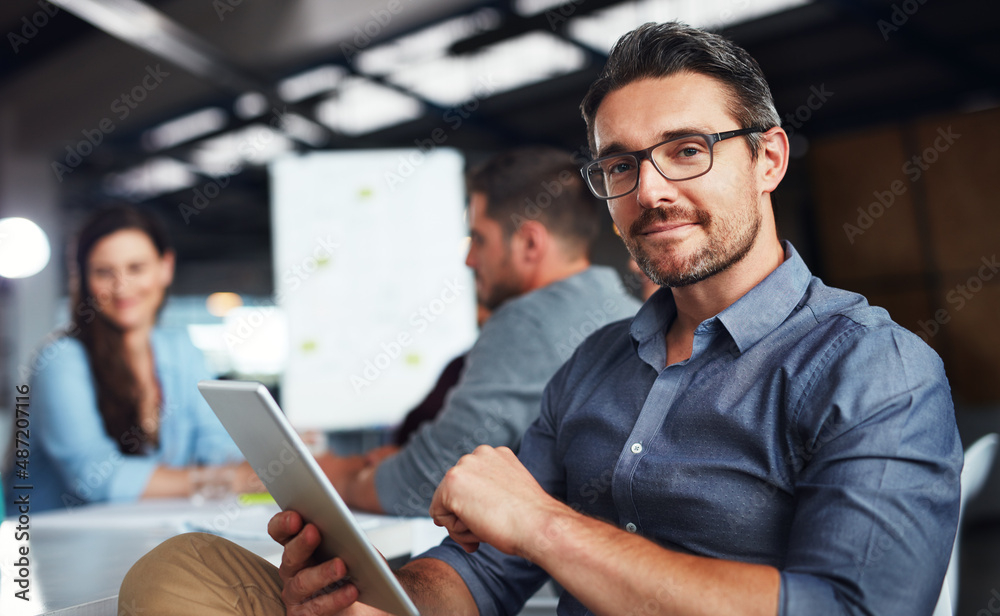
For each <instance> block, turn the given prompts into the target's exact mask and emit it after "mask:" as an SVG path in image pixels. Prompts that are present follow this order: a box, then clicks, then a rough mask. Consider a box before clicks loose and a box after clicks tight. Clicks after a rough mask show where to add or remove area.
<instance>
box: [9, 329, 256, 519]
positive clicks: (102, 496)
mask: <svg viewBox="0 0 1000 616" xmlns="http://www.w3.org/2000/svg"><path fill="white" fill-rule="evenodd" d="M152 345H153V358H154V361H155V364H156V376H157V378H158V380H159V382H160V389H161V393H162V398H161V407H160V426H159V447H158V448H155V449H153V448H150V447H148V446H146V444H145V443H143V441H142V440H141V439H140V438H139V435H140V431H139V427H138V426H136V427H135V428H134V430H130V431H128V432H126V433H125V434H122V435H120V436H118V437H117V438H112V437H111V436H109V435H108V433H107V431H106V430H105V428H104V421H103V419H102V418H101V414H100V412H99V411H98V408H97V392H96V390H95V387H94V379H93V376H92V374H91V370H90V360H89V359H88V357H87V353H86V351H85V349H84V347H83V345H82V344H81V343H80V341H79V340H77V339H75V338H71V337H67V336H63V337H60V338H58V339H56V340H55V341H54V342H52V343H51V344H48V345H46V346H45V347H43V348H42V349H41V350H40V351H39V353H38V354H37V355H36V357H35V358H34V360H33V362H32V364H31V366H30V369H31V377H30V380H29V382H30V385H31V391H30V399H31V406H30V411H31V438H30V444H31V447H30V452H31V453H30V465H29V467H28V473H29V480H28V481H26V482H25V481H19V482H18V485H24V484H28V485H32V486H33V488H32V489H31V490H30V494H31V497H30V498H31V509H32V511H41V510H44V509H54V508H58V507H74V506H76V505H82V504H85V503H93V502H130V501H135V500H138V499H139V497H140V496H141V495H142V493H143V491H145V489H146V485H147V484H148V483H149V478H150V476H151V475H152V474H153V471H154V470H155V469H156V467H157V466H161V465H163V466H168V467H183V466H189V465H197V464H222V463H227V462H238V461H242V459H243V457H242V455H241V454H240V452H239V449H237V447H236V445H235V444H234V443H233V441H232V439H230V438H229V435H228V434H227V433H226V430H225V428H223V427H222V424H220V423H219V421H218V419H216V417H215V415H214V414H213V413H212V410H211V409H210V408H209V407H208V404H207V403H206V402H205V400H204V399H203V398H202V397H201V394H200V393H198V388H197V383H198V381H199V380H201V379H206V378H212V375H211V374H209V372H208V370H207V369H206V367H205V360H204V357H202V355H201V352H200V351H198V349H196V348H195V347H194V345H192V344H191V341H190V339H189V338H188V336H187V334H186V333H185V332H184V331H183V330H170V329H160V328H156V329H154V330H153V332H152ZM119 442H120V443H122V444H123V445H124V446H125V447H124V450H125V451H127V452H129V453H128V455H127V454H125V453H122V449H121V448H120V447H119ZM132 452H135V455H132ZM9 487H10V486H8V489H9ZM19 493H24V490H19Z"/></svg>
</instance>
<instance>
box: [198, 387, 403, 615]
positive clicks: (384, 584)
mask: <svg viewBox="0 0 1000 616" xmlns="http://www.w3.org/2000/svg"><path fill="white" fill-rule="evenodd" d="M198 389H199V390H200V391H201V395H202V396H204V397H205V400H207V401H208V404H209V406H211V407H212V410H213V411H215V414H216V415H217V416H218V418H219V420H220V421H221V422H222V425H223V426H225V428H226V430H227V431H228V432H229V435H230V436H232V437H233V441H235V442H236V445H237V446H238V447H239V448H240V451H242V452H243V455H244V457H246V459H247V461H248V462H249V463H250V466H252V467H253V469H254V470H255V471H256V472H257V476H258V477H260V479H261V481H263V482H264V485H265V486H266V487H267V490H268V492H270V493H271V496H273V497H274V500H275V502H276V503H278V506H279V507H281V509H282V510H283V511H284V510H289V509H290V510H292V511H297V512H299V514H300V515H301V516H302V519H303V520H304V521H306V522H311V523H312V524H315V525H316V527H317V528H318V529H319V531H320V534H321V535H322V538H323V542H322V544H321V545H320V547H319V548H318V549H317V551H316V555H317V557H318V558H319V559H320V560H322V561H325V560H329V559H330V558H333V557H334V556H338V557H340V558H342V559H343V560H344V563H345V564H346V565H347V573H348V575H349V576H350V581H351V583H353V584H354V585H355V586H357V587H358V591H359V596H358V601H360V602H361V603H365V604H367V605H370V606H372V607H376V608H378V609H381V610H385V611H387V612H389V613H391V614H396V616H419V612H417V608H416V607H415V606H414V605H413V601H411V600H410V597H409V596H407V594H406V591H404V590H403V587H402V586H400V584H399V581H398V580H397V579H396V576H394V575H393V574H392V571H391V570H390V569H389V565H388V564H386V562H385V559H383V558H382V555H381V554H379V552H378V550H376V549H375V547H374V546H372V544H371V542H370V541H369V540H368V537H367V536H366V535H365V533H364V531H362V530H361V528H360V527H359V526H358V523H357V521H356V520H355V519H354V516H353V515H352V514H351V511H350V510H349V509H348V508H347V505H345V504H344V501H343V500H342V499H341V498H340V495H339V494H337V491H336V490H335V489H334V488H333V485H331V484H330V480H329V479H327V478H326V475H324V474H323V471H322V470H320V467H319V464H317V463H316V460H315V459H314V458H313V456H312V454H310V453H309V450H308V449H307V448H306V446H305V444H304V443H303V442H302V439H300V438H299V436H298V434H296V432H295V430H293V429H292V427H291V425H290V424H289V423H288V420H287V419H286V418H285V415H284V413H282V412H281V409H280V408H278V405H277V403H276V402H275V401H274V398H272V397H271V394H270V393H269V392H268V391H267V388H266V387H264V386H263V385H262V384H260V383H256V382H248V381H201V382H200V383H198Z"/></svg>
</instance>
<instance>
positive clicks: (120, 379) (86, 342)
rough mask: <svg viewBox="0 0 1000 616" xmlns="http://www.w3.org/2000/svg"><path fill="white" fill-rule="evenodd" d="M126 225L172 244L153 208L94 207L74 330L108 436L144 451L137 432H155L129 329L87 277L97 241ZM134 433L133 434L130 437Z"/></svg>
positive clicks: (79, 250)
mask: <svg viewBox="0 0 1000 616" xmlns="http://www.w3.org/2000/svg"><path fill="white" fill-rule="evenodd" d="M126 229H135V230H137V231H141V232H143V233H145V234H146V235H147V236H148V237H149V239H150V240H151V241H152V242H153V245H154V246H155V247H156V251H157V252H158V253H159V254H160V256H161V257H162V256H163V255H164V254H166V253H167V252H169V251H170V250H171V247H170V242H169V239H168V238H167V234H166V232H165V231H164V229H163V226H162V225H161V224H160V222H159V221H158V220H157V219H155V218H154V217H153V216H152V215H150V214H147V213H145V212H142V211H140V210H138V209H136V208H133V207H128V206H123V207H112V208H107V209H103V210H100V211H98V212H96V213H94V214H93V215H92V216H91V217H90V218H89V219H88V220H87V222H86V223H85V224H84V225H83V228H82V229H81V230H80V233H79V234H78V235H77V239H76V246H75V264H74V265H75V267H74V268H73V273H72V280H71V284H70V287H71V300H72V304H71V306H72V314H71V327H70V330H69V334H68V335H70V336H73V337H75V338H76V339H78V340H79V341H80V342H81V343H82V344H83V346H84V348H85V349H86V351H87V357H88V358H89V359H90V371H91V374H92V375H93V377H94V389H95V390H96V392H97V408H98V409H99V410H100V413H101V418H102V419H103V420H104V429H105V431H106V432H107V433H108V436H110V437H111V438H112V439H114V441H115V442H116V443H117V444H118V449H119V450H120V451H121V452H122V453H124V454H140V453H142V452H141V451H139V450H137V449H136V447H135V443H136V438H135V437H138V439H139V440H140V441H141V442H150V443H152V442H154V438H153V435H151V434H150V433H149V432H148V431H147V430H146V427H145V426H143V425H142V422H141V421H139V408H140V401H141V400H142V392H141V391H140V388H139V381H138V379H137V377H136V374H135V372H134V371H133V370H132V367H131V366H130V365H129V363H128V360H127V354H126V352H125V340H124V332H122V330H121V329H120V328H119V327H118V326H117V325H115V324H114V323H112V322H111V321H110V320H108V319H107V318H106V317H104V315H102V314H101V313H100V312H99V311H97V309H96V307H97V301H96V298H94V297H93V295H92V294H91V291H90V284H89V280H88V277H87V261H88V260H89V259H90V253H91V251H92V250H93V249H94V246H95V245H96V244H97V243H98V242H99V241H100V240H101V239H103V238H104V237H107V236H108V235H111V234H112V233H115V232H117V231H123V230H126ZM71 252H73V251H71ZM164 297H166V294H164ZM161 308H162V304H161ZM130 434H131V435H132V437H130V438H126V436H127V435H130Z"/></svg>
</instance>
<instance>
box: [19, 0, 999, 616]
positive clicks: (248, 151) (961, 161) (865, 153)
mask: <svg viewBox="0 0 1000 616" xmlns="http://www.w3.org/2000/svg"><path fill="white" fill-rule="evenodd" d="M668 19H681V20H683V21H687V22H689V23H692V24H694V25H698V26H702V27H708V28H712V29H715V30H717V31H720V32H722V33H723V34H725V35H726V36H728V37H730V38H732V39H733V40H735V41H736V42H737V43H738V44H740V45H742V46H743V47H745V48H746V49H747V50H748V51H749V52H750V54H751V55H753V56H754V57H755V58H756V59H757V60H758V62H759V63H760V65H761V67H762V68H763V71H764V73H765V75H766V76H767V78H768V81H769V83H770V85H771V88H772V91H773V93H774V96H775V100H776V104H777V107H778V111H779V113H780V115H781V117H782V118H783V119H784V123H783V126H784V128H785V129H786V131H788V133H789V135H790V137H791V145H792V160H791V164H790V167H789V172H788V175H787V177H786V178H785V180H784V182H783V183H782V185H781V187H780V188H779V189H778V191H777V192H776V194H775V211H776V214H777V218H778V221H779V231H780V233H781V234H782V236H783V237H785V238H788V239H790V240H791V241H792V242H793V244H795V246H796V247H797V249H798V250H799V252H800V253H801V254H802V255H803V257H804V258H805V260H806V262H807V263H808V264H809V265H810V267H811V268H812V270H813V272H814V273H815V274H817V275H818V276H820V277H822V278H823V279H824V280H825V281H826V282H827V283H828V284H831V285H834V286H839V287H843V288H847V289H850V290H854V291H857V292H860V293H863V294H864V295H866V296H867V297H868V298H869V301H870V302H871V303H873V304H876V305H879V306H883V307H884V308H886V309H887V310H888V311H889V312H890V314H891V315H892V316H893V318H894V319H895V320H896V321H897V322H898V323H900V324H901V325H903V326H904V327H907V328H909V329H910V330H912V331H914V332H916V333H918V334H920V335H921V336H922V337H923V338H924V339H925V340H926V341H927V342H928V343H929V344H930V345H931V346H932V347H934V348H935V350H936V351H937V352H938V353H939V354H940V355H941V357H942V359H943V361H944V363H945V367H946V370H947V373H948V377H949V379H950V382H951V385H952V391H953V394H954V399H955V403H956V408H957V419H958V423H959V428H960V431H961V433H962V438H963V442H964V443H965V444H966V445H969V444H970V443H971V442H973V441H974V440H975V439H976V438H977V437H979V436H981V435H982V434H985V433H988V432H1000V261H998V253H1000V198H998V196H997V195H1000V174H998V173H997V171H996V170H997V168H998V166H1000V145H998V144H1000V5H998V4H997V3H995V2H992V1H989V0H717V1H715V0H713V1H706V0H625V1H619V0H570V1H569V2H560V1H558V0H500V1H486V2H483V1H477V0H433V1H424V2H415V1H413V0H386V1H383V0H374V1H368V0H366V1H364V2H349V1H346V0H286V1H278V0H271V1H265V0H256V1H253V0H211V1H210V0H168V1H159V0H147V1H146V2H140V1H138V0H60V1H59V2H56V3H53V4H49V3H47V2H45V1H44V0H8V1H6V2H4V3H3V4H0V33H3V35H4V41H3V42H2V43H0V45H2V46H3V52H2V53H0V218H12V217H23V218H27V219H30V220H31V221H33V222H34V223H36V224H37V225H38V226H39V227H40V228H41V229H42V231H44V233H45V235H46V236H47V239H48V244H49V246H50V252H51V255H50V258H49V260H48V263H47V265H45V267H44V268H43V269H42V270H41V271H40V272H38V273H36V274H34V275H32V276H29V277H25V278H4V277H0V392H2V393H0V418H2V419H3V424H4V426H3V428H2V429H0V437H2V438H3V441H2V442H5V443H6V441H7V439H8V438H9V437H8V426H7V424H8V423H9V417H10V409H11V407H12V405H13V398H14V395H15V394H14V387H15V386H16V385H18V384H20V383H21V380H20V379H21V378H22V374H23V372H21V371H20V370H19V366H22V365H23V364H24V363H25V362H26V361H28V360H29V359H30V357H31V353H32V351H33V350H34V349H35V348H36V346H37V344H38V343H39V341H40V340H41V339H42V338H43V337H44V336H45V335H46V334H47V333H48V332H50V331H51V330H52V329H54V328H55V327H57V326H58V325H59V324H60V323H61V322H65V320H66V318H67V314H68V308H67V299H66V298H67V292H68V287H67V279H68V270H67V267H66V260H67V245H68V242H69V240H70V239H71V236H72V234H73V232H74V231H75V229H76V228H77V227H78V226H79V224H80V222H81V221H82V219H83V218H84V217H85V216H86V215H87V214H88V213H89V212H91V211H93V210H94V209H97V208H99V207H102V206H104V205H107V204H109V203H112V202H122V201H125V202H133V203H137V204H141V206H142V207H146V208H150V209H152V210H154V211H156V212H157V213H158V214H159V215H160V218H162V219H163V220H164V221H165V222H166V223H167V225H168V230H169V232H170V234H171V236H172V239H173V241H174V243H175V247H176V250H177V253H178V259H179V260H178V270H177V275H176V278H175V283H174V285H173V287H172V289H171V294H172V299H171V300H170V303H169V304H168V308H167V310H166V311H165V313H164V318H165V319H167V320H169V321H170V322H171V324H177V325H195V326H209V328H211V327H215V328H216V331H217V329H218V328H219V327H222V326H223V325H224V321H225V318H224V317H223V316H220V315H221V312H219V311H217V310H214V309H213V310H214V311H215V313H216V314H213V312H212V311H210V310H209V308H208V307H207V306H206V299H207V298H208V297H209V296H210V295H212V294H214V293H220V292H226V293H232V294H237V295H239V296H240V300H239V301H240V302H242V303H243V304H244V307H246V306H251V305H268V303H269V302H271V303H273V301H272V300H273V296H274V293H275V283H276V280H275V274H274V266H273V263H274V255H273V251H272V220H273V216H274V212H273V211H272V199H271V186H270V176H269V173H268V165H269V163H271V162H272V161H276V160H279V159H282V158H283V157H284V158H287V157H289V156H294V155H296V154H303V153H308V152H314V151H338V152H349V151H352V150H381V149H399V148H409V149H411V150H413V151H421V152H428V151H431V150H435V149H438V148H453V149H455V150H457V151H458V152H460V153H461V154H462V155H463V156H464V157H465V160H466V162H467V163H469V164H474V163H475V162H477V161H480V160H483V159H484V158H485V157H487V156H489V155H490V154H492V153H494V152H496V151H498V150H500V149H503V148H507V147H512V146H517V145H522V144H548V145H554V146H558V147H562V148H565V149H567V150H571V151H578V152H581V153H583V152H585V148H586V137H585V131H584V124H583V121H582V120H581V118H580V114H579V111H578V105H579V102H580V100H581V98H582V96H583V94H584V92H585V91H586V88H587V86H588V85H589V84H590V82H591V81H592V80H593V79H594V78H595V77H596V75H597V74H598V72H599V70H600V69H601V67H602V65H603V62H604V60H605V58H606V56H607V52H608V50H609V49H610V47H611V45H612V44H613V42H614V41H615V40H616V39H617V37H618V36H620V35H621V34H623V33H624V32H626V31H628V30H629V29H631V28H633V27H635V26H636V25H638V24H640V23H643V22H646V21H663V20H668ZM386 171H387V172H393V171H394V172H396V173H401V172H403V173H405V169H387V170H386ZM20 239H23V238H20ZM13 241H14V240H13V238H12V234H11V233H8V234H7V235H3V234H0V259H10V258H11V255H12V254H14V252H12V251H13V250H14V249H13V248H11V247H12V246H15V244H14V243H13ZM5 244H6V252H5V246H4V245H5ZM16 246H17V249H16V250H17V257H16V259H17V260H18V261H19V262H21V261H22V260H23V259H24V258H26V257H24V256H23V255H27V250H28V248H25V247H23V246H21V244H17V245H16ZM21 251H24V252H21ZM399 258H400V259H405V258H406V255H399ZM625 259H626V253H625V251H624V249H623V248H622V246H621V245H620V242H619V240H618V239H617V238H616V237H615V235H614V233H613V230H612V228H611V221H610V217H608V218H607V224H606V228H605V230H604V235H603V236H602V239H601V241H600V242H599V245H598V248H597V250H596V253H595V261H597V262H599V263H605V264H610V265H613V266H615V267H617V268H619V269H620V270H621V271H622V272H623V273H624V272H625ZM371 275H372V276H380V277H381V276H386V275H387V274H386V272H384V271H382V272H373V273H372V274H371ZM345 293H346V294H347V296H348V297H349V298H350V300H351V301H358V302H360V301H370V298H365V297H357V296H352V295H351V291H350V290H345ZM215 297H216V299H215V301H217V302H222V303H225V302H226V301H232V300H233V296H231V295H227V296H215ZM220 298H221V299H220ZM193 331H199V330H198V329H197V327H196V328H195V329H194V330H193ZM205 331H208V330H205ZM267 356H269V353H264V357H265V358H266V357H267ZM257 359H258V360H259V359H260V357H257ZM213 361H216V362H217V365H218V366H220V367H221V369H223V370H224V371H228V372H230V373H235V374H249V375H251V376H257V377H260V378H263V379H275V382H277V379H278V378H279V377H280V372H281V366H280V365H278V366H275V365H273V364H272V365H261V364H260V363H256V364H255V363H253V362H254V358H252V357H251V358H247V357H235V358H234V357H227V356H226V354H225V353H224V352H222V353H219V354H217V355H216V356H214V357H213ZM241 361H242V362H250V363H249V364H247V363H244V364H240V362H241ZM227 362H228V363H227ZM265 364H266V362H265ZM994 475H997V473H994ZM998 488H1000V477H991V478H990V479H989V480H988V483H987V487H986V489H985V490H984V492H983V494H982V495H981V496H980V497H979V498H978V499H977V500H976V501H975V502H973V503H972V505H971V506H970V509H969V511H968V513H967V514H966V516H967V517H966V530H965V534H964V538H963V550H962V559H963V560H962V564H963V568H962V586H961V594H960V603H959V613H960V614H968V615H970V616H971V615H973V614H977V613H978V612H979V611H980V610H982V609H985V608H986V606H987V603H988V601H989V600H990V599H991V598H992V597H993V595H992V594H991V593H992V592H995V589H997V588H1000V556H998V554H1000V551H998V550H997V547H998V546H1000V489H998ZM991 613H992V612H991Z"/></svg>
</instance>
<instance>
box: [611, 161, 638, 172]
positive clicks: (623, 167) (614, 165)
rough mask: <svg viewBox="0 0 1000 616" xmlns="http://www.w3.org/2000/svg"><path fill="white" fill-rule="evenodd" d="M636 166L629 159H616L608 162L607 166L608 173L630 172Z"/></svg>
mask: <svg viewBox="0 0 1000 616" xmlns="http://www.w3.org/2000/svg"><path fill="white" fill-rule="evenodd" d="M634 168H635V165H634V164H633V163H632V162H631V161H628V160H615V161H611V162H609V163H608V165H607V166H606V167H605V169H606V171H605V173H607V174H608V175H615V174H620V173H629V172H630V171H632V170H633V169H634Z"/></svg>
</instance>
